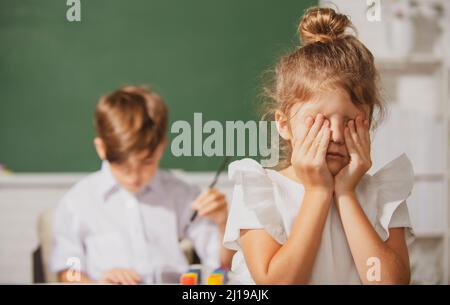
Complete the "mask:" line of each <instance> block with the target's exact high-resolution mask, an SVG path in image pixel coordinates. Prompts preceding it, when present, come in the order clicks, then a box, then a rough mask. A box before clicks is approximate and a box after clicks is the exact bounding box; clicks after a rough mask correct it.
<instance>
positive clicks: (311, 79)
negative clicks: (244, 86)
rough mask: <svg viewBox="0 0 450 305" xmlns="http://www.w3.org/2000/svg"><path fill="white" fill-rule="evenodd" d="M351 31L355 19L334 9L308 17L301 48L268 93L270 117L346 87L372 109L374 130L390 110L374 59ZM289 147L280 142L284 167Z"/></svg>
mask: <svg viewBox="0 0 450 305" xmlns="http://www.w3.org/2000/svg"><path fill="white" fill-rule="evenodd" d="M350 30H353V31H354V32H356V30H355V28H354V27H353V24H352V23H351V21H350V19H349V18H348V17H347V16H346V15H343V14H339V13H336V11H335V10H334V9H332V8H321V7H312V8H310V9H308V10H307V11H306V12H305V14H304V15H303V17H302V19H301V21H300V24H299V26H298V33H299V36H300V39H301V46H300V47H298V48H297V49H296V50H294V51H293V52H291V53H289V54H287V55H285V56H283V57H281V59H280V60H279V61H278V63H277V65H276V67H275V70H274V71H273V72H274V73H273V77H272V80H271V81H270V84H269V85H268V86H266V87H265V88H264V94H265V96H266V97H268V98H269V99H268V101H269V102H268V103H266V104H265V107H264V110H263V112H264V113H265V115H266V117H267V116H273V115H274V113H275V111H276V110H280V111H281V112H283V113H284V114H285V115H287V116H288V117H289V111H290V109H291V107H292V106H293V105H294V104H295V103H297V102H304V101H308V100H311V99H312V98H313V97H314V96H315V95H316V94H318V93H319V92H320V91H321V90H326V89H334V88H341V89H343V90H345V91H346V92H347V93H348V94H349V96H350V98H351V100H352V102H353V103H354V104H355V105H357V106H366V107H367V108H368V110H369V120H370V123H371V126H372V127H374V126H375V125H376V124H377V123H378V122H379V120H380V119H381V118H382V117H383V114H384V112H385V110H384V106H383V103H382V100H381V97H380V93H379V89H378V80H379V76H378V71H377V69H376V67H375V64H374V57H373V55H372V53H371V52H370V51H369V50H368V49H367V48H366V46H365V45H364V44H363V43H361V41H359V40H358V38H356V37H355V35H354V34H353V33H351V32H350ZM375 114H376V115H377V118H376V120H375V119H374V116H375ZM272 119H273V118H272ZM290 146H291V145H290V143H289V142H288V141H283V142H282V143H281V148H282V155H283V159H284V163H287V164H284V165H289V163H290V155H291V150H292V148H291V147H290Z"/></svg>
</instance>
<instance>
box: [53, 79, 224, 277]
mask: <svg viewBox="0 0 450 305" xmlns="http://www.w3.org/2000/svg"><path fill="white" fill-rule="evenodd" d="M167 121H168V111H167V108H166V105H165V104H164V101H163V100H162V99H161V98H160V97H159V96H158V95H157V94H155V93H153V92H151V91H148V90H146V89H144V88H141V87H134V86H127V87H123V88H121V89H119V90H117V91H115V92H113V93H111V94H109V95H107V96H105V97H102V98H101V99H100V101H99V103H98V105H97V108H96V113H95V126H96V133H97V136H96V138H95V139H94V145H95V148H96V151H97V154H98V156H99V157H100V159H102V160H103V164H102V168H101V170H100V171H97V172H95V173H93V174H91V175H89V176H88V177H86V178H84V179H83V180H82V181H80V182H79V183H77V184H76V185H75V186H74V187H73V188H72V189H71V190H69V191H68V193H67V194H65V196H64V197H63V199H62V200H61V202H60V203H59V205H58V208H57V210H56V214H55V224H54V243H53V253H52V257H51V261H50V267H51V269H52V271H53V272H57V273H58V278H59V280H60V281H61V282H74V281H75V282H88V283H89V282H99V283H113V284H137V283H168V282H172V283H173V282H177V281H178V279H179V276H180V274H181V273H183V272H186V271H187V269H188V262H187V259H186V257H185V255H184V254H183V252H182V250H181V249H180V247H179V241H180V240H181V239H183V238H188V239H190V240H191V241H192V242H193V244H194V247H195V250H196V252H197V253H198V255H199V257H200V259H201V262H202V264H203V265H204V266H206V267H209V268H210V269H213V268H216V267H219V266H222V267H229V265H230V262H231V257H232V253H231V252H230V251H229V250H227V249H225V248H223V246H222V243H221V241H222V238H223V232H224V229H225V224H226V219H227V214H228V211H227V203H226V199H225V196H224V195H223V194H222V193H220V192H219V191H218V190H215V189H209V190H207V191H205V192H203V193H201V194H199V193H200V192H199V189H198V188H197V187H193V186H191V185H189V184H186V183H184V182H182V181H181V180H179V179H177V178H175V177H174V176H173V175H172V174H170V173H169V172H166V171H163V170H160V169H158V167H159V162H160V160H161V158H162V156H163V152H164V150H165V148H166V146H167V143H168V140H167V138H166V130H167ZM194 210H197V212H198V215H199V216H198V217H197V218H196V219H195V220H194V222H192V223H190V218H191V216H192V215H193V212H194ZM74 262H76V264H75V265H71V264H73V263H74ZM76 269H79V270H76ZM74 272H75V273H74Z"/></svg>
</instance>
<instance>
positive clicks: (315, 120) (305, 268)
mask: <svg viewBox="0 0 450 305" xmlns="http://www.w3.org/2000/svg"><path fill="white" fill-rule="evenodd" d="M351 27H352V25H351V22H350V20H349V19H348V18H347V16H345V15H342V14H338V13H336V12H335V11H334V10H333V9H329V8H311V9H309V10H308V11H307V12H306V13H305V15H304V16H303V19H302V20H301V22H300V26H299V32H300V36H301V39H302V46H301V47H300V48H298V49H297V50H295V51H294V52H293V53H291V54H288V55H287V56H285V57H283V58H281V60H280V62H279V63H278V65H277V67H276V69H275V82H274V86H273V88H274V89H273V90H272V91H271V97H272V99H273V101H274V103H273V107H272V108H271V113H272V114H273V115H274V119H275V121H276V122H277V127H278V131H279V133H280V136H281V137H282V138H283V140H284V152H285V158H284V161H285V163H286V164H285V166H284V167H282V169H281V170H280V171H275V170H271V169H264V168H263V167H262V166H261V165H260V164H259V163H257V162H256V161H254V160H251V159H243V160H239V161H235V162H233V163H232V164H230V167H229V176H230V178H231V179H233V180H234V182H235V190H234V195H233V200H232V204H231V209H230V215H229V218H228V222H227V227H226V231H225V237H224V244H225V246H226V247H228V248H230V249H233V250H236V251H237V252H236V254H235V255H234V257H233V263H232V272H233V280H234V282H235V283H243V284H253V283H256V284H307V283H309V284H361V283H362V284H380V283H381V284H407V283H409V280H410V268H409V257H408V250H407V246H406V244H407V242H409V241H411V238H412V237H413V235H412V229H411V222H410V218H409V214H408V208H407V205H406V199H407V198H408V196H409V195H410V193H411V189H412V186H413V178H414V174H413V170H412V165H411V162H410V161H409V159H408V158H407V157H406V155H401V156H400V157H398V158H397V159H395V160H393V161H391V162H390V163H389V164H387V165H386V166H384V167H383V168H382V169H380V170H379V171H378V172H376V173H375V174H374V175H369V174H367V171H368V170H369V169H370V168H371V165H372V163H371V157H370V144H371V141H370V133H369V131H370V128H371V127H373V126H374V120H375V116H376V114H378V115H381V114H382V113H383V107H382V104H381V101H380V98H379V93H378V88H377V71H376V68H375V66H374V59H373V56H372V54H371V53H370V51H369V50H368V49H367V48H366V47H365V46H364V45H363V44H362V43H361V42H360V41H359V40H358V39H357V38H356V37H355V36H354V35H352V34H350V33H348V32H347V29H349V28H351Z"/></svg>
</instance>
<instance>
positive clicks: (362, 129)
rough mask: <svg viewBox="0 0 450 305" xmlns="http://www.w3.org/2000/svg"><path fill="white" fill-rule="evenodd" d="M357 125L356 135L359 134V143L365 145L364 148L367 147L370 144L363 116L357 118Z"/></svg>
mask: <svg viewBox="0 0 450 305" xmlns="http://www.w3.org/2000/svg"><path fill="white" fill-rule="evenodd" d="M355 123H356V133H357V134H358V137H359V141H360V143H361V144H363V145H364V147H366V146H367V144H368V143H367V137H366V131H367V128H366V124H365V120H364V119H363V117H362V116H360V115H358V116H357V117H356V121H355Z"/></svg>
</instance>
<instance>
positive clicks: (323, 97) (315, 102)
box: [292, 90, 368, 118]
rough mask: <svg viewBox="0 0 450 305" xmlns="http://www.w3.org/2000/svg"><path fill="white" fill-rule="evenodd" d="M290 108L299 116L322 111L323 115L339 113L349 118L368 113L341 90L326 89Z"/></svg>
mask: <svg viewBox="0 0 450 305" xmlns="http://www.w3.org/2000/svg"><path fill="white" fill-rule="evenodd" d="M292 110H293V114H296V115H301V116H304V115H315V114H317V113H322V114H323V115H325V116H327V115H328V116H331V115H341V116H345V117H349V118H353V117H356V116H357V115H358V114H367V113H368V112H367V111H366V110H365V107H362V106H357V105H355V104H354V103H353V102H352V100H351V99H350V97H349V95H348V94H347V93H346V92H345V91H343V90H333V91H328V92H326V93H322V94H320V95H317V96H315V97H314V98H313V99H312V100H310V101H304V102H298V103H296V104H294V106H293V107H292Z"/></svg>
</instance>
